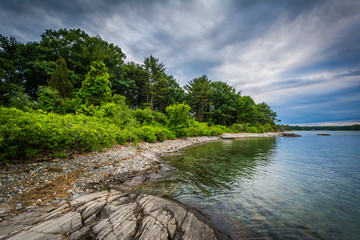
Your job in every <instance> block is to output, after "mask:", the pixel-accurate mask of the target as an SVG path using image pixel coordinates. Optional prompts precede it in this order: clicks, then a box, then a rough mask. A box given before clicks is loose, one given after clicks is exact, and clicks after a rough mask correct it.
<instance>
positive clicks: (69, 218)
mask: <svg viewBox="0 0 360 240" xmlns="http://www.w3.org/2000/svg"><path fill="white" fill-rule="evenodd" d="M110 197H111V198H112V200H111V201H109V198H110ZM125 199H126V201H125ZM98 216H99V217H98ZM24 218H25V219H26V213H25V215H24ZM0 239H12V240H14V239H30V240H35V239H72V240H80V239H108V240H111V239H139V240H145V239H159V240H161V239H164V240H165V239H216V235H215V232H214V230H213V228H212V227H211V224H210V220H208V219H207V218H206V217H205V216H203V215H201V214H200V213H198V212H196V211H194V210H191V209H189V208H188V207H186V206H184V205H182V204H180V203H177V202H175V201H171V200H168V199H163V198H160V197H156V196H151V195H146V194H136V193H129V194H126V193H121V192H119V191H111V192H110V193H109V192H106V191H105V192H99V193H93V194H87V195H83V196H81V197H78V198H77V199H74V200H72V201H71V202H68V203H66V204H60V205H59V206H58V207H57V208H56V209H54V210H52V211H50V212H49V213H48V214H45V215H44V216H42V217H41V218H40V219H39V220H38V221H37V222H34V223H33V224H32V225H31V226H30V227H24V228H23V229H20V230H18V231H15V232H12V233H8V234H7V235H4V236H0Z"/></svg>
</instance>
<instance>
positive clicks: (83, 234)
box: [0, 133, 279, 239]
mask: <svg viewBox="0 0 360 240" xmlns="http://www.w3.org/2000/svg"><path fill="white" fill-rule="evenodd" d="M271 136H279V133H265V134H236V135H234V134H232V135H229V134H224V135H222V136H218V137H192V138H187V139H176V140H167V141H164V142H159V143H154V144H149V143H140V144H139V145H138V146H134V145H132V144H129V145H127V146H116V147H115V148H111V149H107V150H105V151H104V152H93V153H89V154H81V155H78V156H76V155H74V156H72V158H71V159H53V160H52V161H46V162H36V163H29V164H21V165H20V164H16V165H8V166H6V167H3V168H1V169H0V171H1V175H0V176H1V179H0V189H1V191H0V236H1V237H0V239H23V238H24V237H25V236H26V239H31V236H33V237H32V239H38V238H39V237H40V235H41V236H42V237H43V238H44V239H63V238H70V239H106V236H108V237H110V236H113V235H109V234H115V235H116V234H119V236H121V237H122V238H124V239H132V238H134V239H135V238H136V239H147V238H148V237H149V236H151V234H152V235H154V236H155V235H156V236H158V237H156V238H155V239H215V238H216V236H215V231H214V228H212V227H211V224H210V222H209V221H208V220H207V218H206V217H204V216H203V215H201V214H200V213H196V211H194V210H191V211H190V209H189V208H188V207H186V206H183V205H182V204H179V203H176V202H173V201H170V200H165V199H161V198H158V197H155V196H149V195H144V194H137V193H134V190H136V187H137V186H138V185H140V184H142V183H143V182H146V181H152V180H154V179H156V178H160V177H163V176H164V175H166V174H164V173H166V172H167V171H168V170H170V167H169V166H166V165H165V164H164V163H163V161H162V160H161V159H160V158H159V154H164V153H174V152H177V151H179V150H181V149H184V148H187V147H189V146H193V145H196V144H202V143H206V142H210V141H216V140H220V139H222V138H224V139H233V138H239V137H271ZM114 189H116V190H114ZM104 190H105V191H104ZM124 194H125V195H124ZM105 195H106V196H107V197H104V196H105ZM89 196H100V197H97V198H95V199H98V200H96V201H95V202H94V200H86V201H85V202H83V203H82V205H81V206H83V207H81V206H80V205H76V204H75V205H76V206H75V205H74V204H73V203H74V201H75V202H76V201H80V200H79V199H87V198H88V197H89ZM101 196H102V197H101ZM115 196H117V198H118V199H120V198H126V199H127V200H126V201H125V200H124V202H122V203H121V204H120V203H113V201H110V200H109V199H110V198H111V199H112V198H115ZM89 198H91V197H89ZM99 199H102V200H101V201H100V200H99ZM142 199H147V200H149V199H152V200H151V201H154V202H159V203H160V202H162V203H163V205H161V206H157V207H156V208H154V209H153V210H151V211H150V210H149V211H148V212H147V213H146V214H147V215H146V214H144V207H145V206H142V205H141V202H142V201H143V200H142ZM154 199H155V200H154ZM121 201H123V200H121ZM144 201H145V200H144ZM149 201H150V200H149ZM99 202H101V203H99ZM114 204H115V205H114ZM85 206H87V207H85ZM90 206H91V207H90ZM96 206H101V207H96ZM87 208H89V210H88V211H93V210H91V209H97V210H95V212H94V213H92V214H90V215H88V213H87V214H86V215H85V216H83V212H84V211H85V210H86V209H87ZM122 208H124V209H132V210H129V213H128V217H129V218H126V219H125V220H124V219H123V221H125V222H124V223H123V224H125V225H124V226H126V228H127V227H128V224H130V225H131V224H132V225H131V226H133V225H134V222H135V223H136V224H135V230H134V231H132V232H130V233H124V232H122V231H123V230H121V228H122V227H120V228H116V229H115V228H114V226H111V231H110V230H109V228H110V227H109V226H110V225H109V226H108V227H106V228H107V230H106V231H108V233H107V234H106V236H105V237H104V238H102V237H101V236H102V235H101V231H95V229H97V228H95V226H97V225H98V224H101V223H104V221H105V220H104V219H107V220H106V221H107V222H108V223H109V222H112V221H113V220H112V219H113V218H114V219H117V218H119V216H118V215H123V214H120V212H124V211H125V210H121V211H120V210H119V209H122ZM59 209H60V210H59ZM105 209H107V210H105ZM109 209H112V210H111V211H112V212H111V211H110V210H109ZM134 209H136V210H134ZM176 209H177V210H176ZM179 209H183V210H182V211H180V210H179ZM165 210H166V211H165ZM109 211H110V212H109ZM177 211H180V212H182V213H184V214H185V215H186V216H189V218H191V219H192V220H191V221H192V222H190V223H186V224H188V225H187V226H189V227H190V226H200V225H201V227H197V229H202V230H201V231H200V232H198V231H197V230H196V229H190V228H189V227H185V225H186V224H185V225H183V224H184V223H183V221H185V220H184V219H183V218H182V217H181V216H182V215H181V214H180V215H179V216H175V215H176V214H174V212H177ZM189 211H190V213H191V214H190V213H189ZM140 212H141V213H142V214H140ZM115 213H116V214H115ZM49 214H50V216H51V217H46V216H47V215H49ZM79 214H80V215H79ZM124 214H125V213H124ZM154 214H155V215H156V216H159V218H158V217H155V218H154ZM115 215H116V216H115ZM192 215H193V216H192ZM65 216H67V217H65ZM63 218H64V219H63ZM88 218H91V220H87V219H88ZM53 219H57V220H56V221H55V220H53ZM129 219H132V220H129ZM151 219H152V220H151ZM154 219H155V220H154ZM60 220H61V221H64V224H65V225H66V224H70V227H69V228H67V229H62V228H61V229H57V228H56V229H53V230H51V232H47V230H46V229H52V228H51V227H49V225H47V224H50V225H51V222H59V221H60ZM106 221H105V222H106ZM114 221H115V220H114ZM116 221H118V220H116ZM151 221H153V222H152V223H151ZM174 221H175V222H176V224H175V226H176V227H175V230H174V227H173V228H172V229H169V228H168V226H169V224H170V225H171V224H173V223H174ZM189 221H190V220H189ZM80 223H81V224H80ZM119 224H120V223H119ZM149 224H155V226H158V228H157V230H154V229H153V227H150V225H149ZM55 225H56V224H55ZM57 225H59V224H57ZM120 225H121V224H120ZM120 225H119V226H120ZM74 226H75V227H74ZM143 226H148V227H149V229H147V228H146V229H142V228H141V227H143ZM43 228H44V229H45V230H44V231H43V230H39V229H43ZM170 228H171V227H170ZM151 229H152V230H151ZM204 229H206V230H204ZM104 231H105V230H104ZM188 231H190V232H191V233H190V232H188ZM60 232H61V234H60ZM204 232H206V236H205V235H204V236H202V235H201V234H203V233H204ZM24 234H25V235H24ZM29 234H30V235H29ZM39 234H40V235H39ZM48 234H50V235H51V236H50V235H48ZM126 234H127V235H126ZM143 234H145V235H143ZM149 234H150V235H149ZM199 234H200V235H199ZM125 235H126V236H127V237H125ZM195 235H196V236H197V237H195V238H194V236H195ZM35 236H36V237H35ZM141 236H147V237H146V238H142V237H141ZM165 236H166V237H165ZM189 236H193V237H189ZM199 237H200V238H199ZM213 237H214V238H213ZM109 239H111V238H109Z"/></svg>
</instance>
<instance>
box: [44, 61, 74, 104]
mask: <svg viewBox="0 0 360 240" xmlns="http://www.w3.org/2000/svg"><path fill="white" fill-rule="evenodd" d="M55 64H56V68H55V72H53V73H52V74H51V78H50V80H49V87H51V88H53V89H57V90H58V91H59V94H60V96H61V97H62V98H72V97H73V95H74V94H73V85H72V84H71V82H70V80H69V72H68V68H67V65H66V61H65V58H59V59H58V60H56V63H55Z"/></svg>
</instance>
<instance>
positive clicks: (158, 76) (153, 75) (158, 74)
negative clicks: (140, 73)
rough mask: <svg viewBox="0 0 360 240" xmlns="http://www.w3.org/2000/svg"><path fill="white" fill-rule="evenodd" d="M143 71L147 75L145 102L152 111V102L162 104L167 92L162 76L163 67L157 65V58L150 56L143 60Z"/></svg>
mask: <svg viewBox="0 0 360 240" xmlns="http://www.w3.org/2000/svg"><path fill="white" fill-rule="evenodd" d="M144 69H145V71H146V73H147V81H146V84H145V91H146V94H147V101H146V102H147V103H149V104H150V109H151V110H154V102H155V101H156V99H157V100H158V101H159V100H160V101H161V102H162V101H163V99H164V95H165V93H166V92H167V90H168V89H167V79H166V78H165V76H164V72H165V66H164V64H162V63H159V59H158V58H154V57H153V56H151V55H150V57H147V58H145V59H144ZM155 98H156V99H155Z"/></svg>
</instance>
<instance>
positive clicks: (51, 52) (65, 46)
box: [39, 28, 125, 89]
mask: <svg viewBox="0 0 360 240" xmlns="http://www.w3.org/2000/svg"><path fill="white" fill-rule="evenodd" d="M39 44H40V46H41V48H42V49H44V50H47V52H46V53H45V56H46V57H47V59H48V60H50V61H53V62H55V61H56V60H57V59H58V58H60V57H63V58H65V59H66V61H67V65H68V68H69V70H70V80H71V82H72V84H73V86H74V88H75V89H79V88H80V87H81V82H82V80H83V79H84V78H85V75H86V74H87V72H88V71H89V70H90V65H91V63H92V62H94V61H102V62H103V63H104V64H105V65H106V66H107V68H108V72H109V76H110V81H111V82H112V81H113V80H115V79H118V78H120V77H121V72H120V71H119V69H120V67H121V66H122V65H123V63H124V61H123V60H124V58H125V54H124V53H123V52H122V51H121V49H120V48H119V47H118V46H115V45H114V44H112V43H108V42H106V41H104V40H102V39H101V38H100V37H99V36H96V37H90V36H89V35H88V34H87V33H85V32H84V31H82V30H81V29H66V28H65V29H59V30H51V29H47V30H46V31H45V32H44V33H43V34H42V35H41V41H40V43H39Z"/></svg>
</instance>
